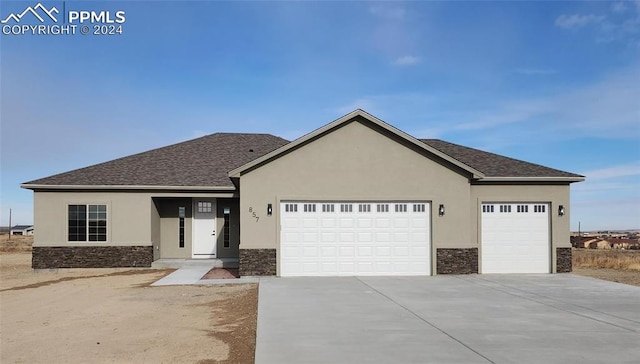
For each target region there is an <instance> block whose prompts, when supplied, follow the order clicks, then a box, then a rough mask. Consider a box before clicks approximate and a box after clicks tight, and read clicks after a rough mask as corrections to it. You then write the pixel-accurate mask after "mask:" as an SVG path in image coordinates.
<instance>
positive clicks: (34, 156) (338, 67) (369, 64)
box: [0, 0, 640, 231]
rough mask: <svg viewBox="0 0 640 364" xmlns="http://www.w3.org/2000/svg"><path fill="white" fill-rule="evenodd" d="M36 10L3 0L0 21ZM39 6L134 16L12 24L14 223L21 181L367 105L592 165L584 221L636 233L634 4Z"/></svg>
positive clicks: (639, 215)
mask: <svg viewBox="0 0 640 364" xmlns="http://www.w3.org/2000/svg"><path fill="white" fill-rule="evenodd" d="M36 4H37V1H31V2H13V1H4V0H3V1H2V2H1V3H0V18H2V19H5V18H6V17H8V16H9V15H10V14H11V13H21V12H22V11H23V10H25V9H26V8H27V7H28V6H35V5H36ZM42 4H43V5H44V6H45V8H47V9H51V7H56V8H57V9H60V10H61V13H60V15H58V17H60V16H61V15H62V13H64V14H65V18H66V17H69V15H68V14H69V13H66V12H65V11H67V12H68V11H70V10H74V11H81V10H86V11H94V12H100V11H105V12H110V16H111V19H112V20H113V19H115V13H116V12H117V11H124V18H125V21H124V22H123V23H120V24H118V23H114V24H115V25H119V26H121V29H122V34H112V35H94V34H86V35H84V34H80V32H79V28H80V26H81V25H83V24H87V23H82V24H80V23H78V22H77V21H76V23H74V25H77V26H78V32H77V33H76V34H62V35H42V34H36V35H32V34H30V33H27V34H11V29H13V28H9V30H8V31H7V32H8V33H10V34H4V33H5V31H4V28H3V33H2V34H0V143H1V144H0V153H1V156H0V172H1V175H0V183H1V187H0V225H2V226H6V225H8V215H9V209H12V217H13V218H12V222H13V224H30V223H33V192H32V191H30V190H25V189H21V188H20V184H21V183H24V182H28V181H31V180H34V179H37V178H42V177H46V176H50V175H53V174H56V173H60V172H65V171H68V170H72V169H76V168H80V167H84V166H88V165H92V164H96V163H100V162H104V161H108V160H112V159H115V158H118V157H122V156H126V155H130V154H133V153H138V152H142V151H146V150H149V149H153V148H157V147H162V146H165V145H169V144H173V143H177V142H181V141H185V140H189V139H193V138H195V137H199V136H202V135H206V134H211V133H215V132H256V133H270V134H274V135H278V136H281V137H283V138H286V139H289V140H293V139H295V138H298V137H300V136H302V135H304V134H306V133H308V132H310V131H312V130H314V129H316V128H318V127H320V126H322V125H324V124H326V123H329V122H331V121H333V120H335V119H337V118H339V117H340V116H342V115H344V114H347V113H349V112H350V111H353V110H354V109H357V108H362V109H364V110H365V111H367V112H369V113H371V114H373V115H375V116H377V117H379V118H381V119H382V120H384V121H386V122H388V123H390V124H392V125H394V126H395V127H397V128H399V129H401V130H403V131H405V132H407V133H409V134H411V135H413V136H415V137H417V138H440V139H443V140H447V141H450V142H453V143H458V144H462V145H466V146H470V147H474V148H480V149H483V150H487V151H490V152H494V153H498V154H502V155H506V156H510V157H513V158H518V159H523V160H526V161H529V162H533V163H538V164H542V165H545V166H549V167H553V168H557V169H561V170H565V171H569V172H573V173H578V174H581V175H584V176H586V181H585V182H581V183H575V184H572V185H571V206H570V209H569V213H570V218H571V228H572V230H577V229H578V224H580V227H581V229H582V230H583V231H587V230H604V229H639V228H640V1H589V2H584V1H566V2H565V1H553V2H552V1H446V2H444V1H411V2H402V1H393V2H382V1H376V2H367V1H357V2H354V1H242V2H231V1H129V2H116V1H109V2H98V1H92V2H73V1H66V2H62V1H57V2H56V1H43V2H42ZM62 9H64V11H62ZM26 23H29V24H40V23H39V21H38V20H37V19H35V17H33V16H32V15H31V14H26V15H25V16H24V17H23V18H22V19H21V23H20V24H21V25H23V24H26ZM45 23H46V24H49V25H50V24H52V23H51V20H45ZM6 24H11V25H15V24H16V23H15V20H9V22H8V23H6ZM2 25H5V24H2ZM90 25H91V29H92V28H93V24H90ZM112 25H113V24H112Z"/></svg>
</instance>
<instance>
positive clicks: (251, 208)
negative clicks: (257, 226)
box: [249, 207, 260, 222]
mask: <svg viewBox="0 0 640 364" xmlns="http://www.w3.org/2000/svg"><path fill="white" fill-rule="evenodd" d="M249 213H250V214H251V217H253V218H254V219H256V222H258V220H260V216H258V214H256V212H255V211H253V207H249Z"/></svg>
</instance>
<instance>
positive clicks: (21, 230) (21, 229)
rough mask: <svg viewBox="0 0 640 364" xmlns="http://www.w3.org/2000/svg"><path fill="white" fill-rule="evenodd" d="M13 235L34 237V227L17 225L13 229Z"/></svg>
mask: <svg viewBox="0 0 640 364" xmlns="http://www.w3.org/2000/svg"><path fill="white" fill-rule="evenodd" d="M10 234H11V235H33V225H16V226H14V227H12V228H11V231H10Z"/></svg>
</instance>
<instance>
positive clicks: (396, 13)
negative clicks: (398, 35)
mask: <svg viewBox="0 0 640 364" xmlns="http://www.w3.org/2000/svg"><path fill="white" fill-rule="evenodd" d="M369 13H371V14H373V15H375V16H377V17H380V18H384V19H390V20H402V19H404V16H405V14H406V12H405V10H404V8H402V7H399V6H393V5H382V4H376V5H373V6H370V7H369Z"/></svg>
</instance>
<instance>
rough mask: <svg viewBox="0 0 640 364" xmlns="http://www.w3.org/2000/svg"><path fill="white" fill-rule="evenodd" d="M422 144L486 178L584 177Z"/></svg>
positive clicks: (430, 141) (479, 152)
mask: <svg viewBox="0 0 640 364" xmlns="http://www.w3.org/2000/svg"><path fill="white" fill-rule="evenodd" d="M420 141H421V142H423V143H425V144H427V145H429V146H431V147H433V148H435V149H437V150H439V151H441V152H442V153H445V154H447V155H449V156H450V157H452V158H454V159H457V160H458V161H460V162H462V163H464V164H466V165H468V166H469V167H472V168H475V169H477V170H479V171H480V172H482V173H484V175H485V177H576V178H579V177H582V176H580V175H577V174H573V173H569V172H565V171H560V170H557V169H553V168H549V167H545V166H541V165H539V164H534V163H529V162H525V161H521V160H518V159H513V158H509V157H505V156H501V155H498V154H494V153H489V152H485V151H482V150H479V149H474V148H469V147H464V146H462V145H458V144H453V143H449V142H445V141H444V140H439V139H420Z"/></svg>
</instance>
